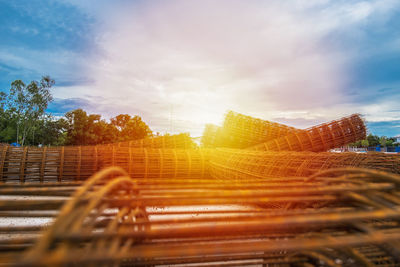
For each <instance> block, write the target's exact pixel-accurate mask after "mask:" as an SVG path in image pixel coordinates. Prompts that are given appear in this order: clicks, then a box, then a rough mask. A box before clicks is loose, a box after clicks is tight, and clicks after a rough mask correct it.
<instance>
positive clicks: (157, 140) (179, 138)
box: [108, 133, 197, 149]
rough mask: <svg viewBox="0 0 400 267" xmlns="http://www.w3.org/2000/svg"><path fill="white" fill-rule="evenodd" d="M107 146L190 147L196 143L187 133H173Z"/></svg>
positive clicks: (194, 146)
mask: <svg viewBox="0 0 400 267" xmlns="http://www.w3.org/2000/svg"><path fill="white" fill-rule="evenodd" d="M108 145H109V146H118V147H136V148H181V149H191V148H196V147H197V145H196V143H194V142H193V139H192V138H191V137H190V135H189V134H187V133H182V134H175V135H163V136H154V137H149V138H144V139H140V140H132V141H126V142H119V143H114V144H108Z"/></svg>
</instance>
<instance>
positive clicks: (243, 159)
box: [209, 148, 400, 180]
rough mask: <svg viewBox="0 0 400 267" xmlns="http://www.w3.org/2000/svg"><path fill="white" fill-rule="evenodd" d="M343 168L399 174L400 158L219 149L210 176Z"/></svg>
mask: <svg viewBox="0 0 400 267" xmlns="http://www.w3.org/2000/svg"><path fill="white" fill-rule="evenodd" d="M340 167H362V168H369V169H375V170H383V171H387V172H392V173H397V174H400V155H398V154H384V153H351V152H348V153H331V152H321V153H314V152H294V151H293V152H291V151H281V152H271V151H254V150H247V149H246V150H244V149H227V148H218V149H215V150H213V151H212V153H210V161H209V172H210V175H211V176H212V177H214V178H217V179H239V180H240V179H244V180H246V179H252V178H257V177H258V178H264V179H265V178H266V177H274V176H275V177H282V176H286V177H288V176H309V175H312V174H315V173H317V172H319V171H322V170H326V169H331V168H340Z"/></svg>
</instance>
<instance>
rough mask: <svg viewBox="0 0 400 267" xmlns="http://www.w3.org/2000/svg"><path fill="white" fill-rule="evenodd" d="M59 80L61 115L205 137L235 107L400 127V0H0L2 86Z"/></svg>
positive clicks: (390, 129)
mask: <svg viewBox="0 0 400 267" xmlns="http://www.w3.org/2000/svg"><path fill="white" fill-rule="evenodd" d="M43 75H50V76H51V77H52V78H53V79H55V80H56V86H55V87H54V89H53V91H52V93H53V95H54V97H55V101H54V103H52V104H51V106H50V107H49V111H50V112H52V113H53V114H55V115H62V114H63V113H64V112H66V111H69V110H72V109H75V108H83V109H85V110H87V111H88V112H90V113H98V114H102V115H103V117H105V118H110V117H112V116H115V115H117V114H120V113H128V114H131V115H140V116H142V118H143V119H144V120H145V121H146V122H147V123H148V124H149V125H150V127H151V129H153V130H154V131H160V132H190V133H191V134H192V136H199V135H201V132H202V130H203V127H204V124H205V123H216V124H218V123H220V122H221V121H222V119H223V115H224V113H225V112H226V111H228V110H234V111H237V112H241V113H244V114H248V115H252V116H256V117H259V118H263V119H267V120H272V121H278V122H283V123H287V124H289V125H291V126H296V127H299V128H305V127H309V126H311V125H314V124H317V123H321V122H325V121H329V120H332V119H336V118H340V117H342V116H345V115H349V114H351V113H361V114H363V115H364V116H365V119H366V120H367V122H368V126H369V129H370V132H372V133H373V134H378V135H387V136H394V135H398V134H400V1H398V0H371V1H350V0H343V1H342V0H332V1H329V0H292V1H279V0H277V1H274V0H268V1H267V0H264V1H261V0H240V1H239V0H202V1H198V0H197V1H195V0H177V1H175V0H150V1H149V0H147V1H127V0H125V1H123V0H120V1H116V0H114V1H111V0H110V1H105V0H87V1H80V0H40V1H39V0H37V1H36V0H15V1H8V0H0V90H1V91H8V89H9V86H10V83H11V82H12V81H13V80H15V79H22V80H24V81H25V82H29V81H31V80H38V79H40V78H41V76H43Z"/></svg>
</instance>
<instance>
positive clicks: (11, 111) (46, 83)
mask: <svg viewBox="0 0 400 267" xmlns="http://www.w3.org/2000/svg"><path fill="white" fill-rule="evenodd" d="M53 85H54V80H52V79H51V78H50V77H48V76H45V77H42V79H41V80H40V82H37V81H32V82H31V83H29V84H28V85H26V84H25V83H24V82H23V81H21V80H15V81H14V82H12V83H11V88H10V92H9V94H8V95H2V98H4V104H3V105H2V107H3V110H4V112H6V113H7V116H6V115H5V114H4V117H8V118H9V119H11V122H12V123H11V124H8V125H7V126H6V127H4V128H2V131H1V132H2V136H3V137H4V138H5V139H6V140H8V139H9V138H10V136H9V135H10V134H11V133H12V130H11V129H10V127H13V128H14V127H15V130H16V133H15V139H14V140H15V141H16V142H17V143H21V144H22V145H24V144H25V141H26V139H27V136H28V135H29V134H34V131H35V130H36V129H38V123H39V120H40V119H41V117H42V116H43V115H44V114H45V111H46V109H47V106H48V104H49V103H50V102H51V101H52V100H53V97H52V95H51V93H50V88H51V87H52V86H53ZM13 124H15V125H13Z"/></svg>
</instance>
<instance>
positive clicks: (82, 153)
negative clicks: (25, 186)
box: [0, 146, 207, 182]
mask: <svg viewBox="0 0 400 267" xmlns="http://www.w3.org/2000/svg"><path fill="white" fill-rule="evenodd" d="M2 148H3V152H4V151H5V152H4V153H1V154H0V156H1V158H0V163H1V165H0V167H1V166H3V167H2V168H1V170H0V174H1V176H0V181H3V182H15V181H20V182H38V181H41V182H55V181H59V182H63V181H79V180H85V179H87V178H88V177H90V176H91V175H92V174H93V173H95V172H96V171H98V170H100V169H102V168H105V167H109V166H120V167H122V168H124V169H125V170H126V171H128V172H129V174H130V175H131V176H132V177H134V178H158V177H169V178H179V177H186V178H190V177H196V178H202V177H204V176H205V174H206V168H207V166H206V165H207V162H206V161H207V159H206V157H205V152H203V151H202V150H198V149H187V150H185V149H152V148H135V147H124V146H82V147H80V146H76V147H72V146H67V147H49V148H46V147H44V148H38V147H8V146H4V147H2Z"/></svg>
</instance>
